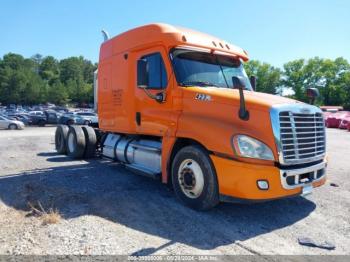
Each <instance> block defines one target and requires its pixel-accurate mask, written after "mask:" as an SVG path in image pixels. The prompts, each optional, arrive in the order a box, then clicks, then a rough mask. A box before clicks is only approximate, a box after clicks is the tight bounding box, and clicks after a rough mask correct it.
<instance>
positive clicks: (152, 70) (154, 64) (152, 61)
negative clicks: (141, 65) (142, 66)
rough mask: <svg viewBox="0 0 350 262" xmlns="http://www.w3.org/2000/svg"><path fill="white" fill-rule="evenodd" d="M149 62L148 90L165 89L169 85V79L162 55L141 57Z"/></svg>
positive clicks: (154, 54) (155, 54)
mask: <svg viewBox="0 0 350 262" xmlns="http://www.w3.org/2000/svg"><path fill="white" fill-rule="evenodd" d="M141 59H142V60H145V61H146V62H147V72H148V88H149V89H165V88H166V87H167V85H168V77H167V73H166V69H165V65H164V61H163V58H162V55H161V54H160V53H153V54H150V55H145V56H143V57H141Z"/></svg>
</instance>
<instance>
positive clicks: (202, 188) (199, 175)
mask: <svg viewBox="0 0 350 262" xmlns="http://www.w3.org/2000/svg"><path fill="white" fill-rule="evenodd" d="M172 183H173V187H174V191H175V194H176V196H177V197H178V198H179V199H180V200H181V201H182V202H183V203H185V204H186V205H187V206H189V207H191V208H193V209H196V210H208V209H211V208H213V207H214V206H216V205H217V204H218V203H219V189H218V182H217V177H216V172H215V168H214V166H213V164H212V162H211V159H210V157H209V155H208V153H207V151H206V150H205V149H203V148H202V147H200V146H197V145H194V146H186V147H184V148H182V149H181V150H180V151H179V152H178V153H177V154H176V156H175V158H174V161H173V164H172Z"/></svg>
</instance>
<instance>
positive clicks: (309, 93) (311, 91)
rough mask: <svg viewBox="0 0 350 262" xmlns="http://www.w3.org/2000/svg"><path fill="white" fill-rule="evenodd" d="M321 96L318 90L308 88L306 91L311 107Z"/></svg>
mask: <svg viewBox="0 0 350 262" xmlns="http://www.w3.org/2000/svg"><path fill="white" fill-rule="evenodd" d="M319 95H320V92H319V91H318V89H317V88H314V87H312V88H308V89H306V96H307V97H308V98H309V103H310V104H311V105H313V104H314V102H315V99H316V97H318V96H319Z"/></svg>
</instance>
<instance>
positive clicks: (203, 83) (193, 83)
mask: <svg viewBox="0 0 350 262" xmlns="http://www.w3.org/2000/svg"><path fill="white" fill-rule="evenodd" d="M180 85H181V86H201V87H202V86H203V87H204V86H215V87H221V86H219V85H216V84H213V83H210V82H206V81H184V82H181V83H180Z"/></svg>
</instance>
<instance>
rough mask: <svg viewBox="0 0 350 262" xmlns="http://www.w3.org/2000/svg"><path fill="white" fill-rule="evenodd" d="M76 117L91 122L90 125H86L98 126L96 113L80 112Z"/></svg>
mask: <svg viewBox="0 0 350 262" xmlns="http://www.w3.org/2000/svg"><path fill="white" fill-rule="evenodd" d="M76 115H78V116H81V117H83V118H84V119H85V120H87V121H90V123H87V121H86V122H85V123H87V124H88V125H89V124H98V116H97V114H95V113H90V112H78V113H76Z"/></svg>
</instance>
